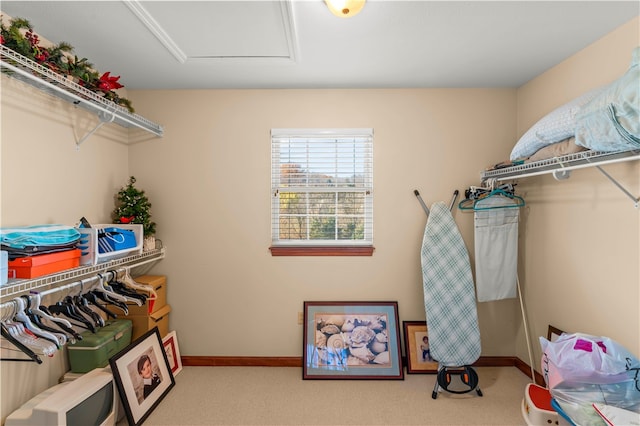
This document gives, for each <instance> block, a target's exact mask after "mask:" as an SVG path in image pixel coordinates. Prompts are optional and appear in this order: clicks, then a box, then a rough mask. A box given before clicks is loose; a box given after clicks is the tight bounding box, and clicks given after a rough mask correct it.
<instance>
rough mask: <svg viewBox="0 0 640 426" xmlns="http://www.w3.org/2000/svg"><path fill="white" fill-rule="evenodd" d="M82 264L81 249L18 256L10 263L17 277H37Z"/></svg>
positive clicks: (11, 273) (12, 272)
mask: <svg viewBox="0 0 640 426" xmlns="http://www.w3.org/2000/svg"><path fill="white" fill-rule="evenodd" d="M78 266H80V250H78V249H73V250H65V251H60V252H57V253H49V254H39V255H37V256H25V257H18V258H17V259H14V260H11V261H9V263H8V268H9V274H10V275H11V276H12V277H15V278H36V277H40V276H42V275H48V274H55V273H56V272H60V271H64V270H67V269H72V268H77V267H78Z"/></svg>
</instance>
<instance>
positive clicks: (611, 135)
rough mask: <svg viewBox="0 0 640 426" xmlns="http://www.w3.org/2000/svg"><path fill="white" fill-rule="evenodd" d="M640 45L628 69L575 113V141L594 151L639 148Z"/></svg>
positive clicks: (635, 50) (634, 52)
mask: <svg viewBox="0 0 640 426" xmlns="http://www.w3.org/2000/svg"><path fill="white" fill-rule="evenodd" d="M639 62H640V47H636V48H635V49H634V51H633V55H632V61H631V66H630V67H629V69H628V70H627V72H626V73H625V74H624V75H623V76H622V77H620V78H619V79H617V80H616V81H614V82H613V83H611V84H610V85H609V86H608V87H607V88H606V89H605V91H604V92H602V93H601V94H600V95H598V96H597V97H595V98H594V99H593V100H592V101H591V102H589V103H588V104H587V105H585V106H584V107H583V108H582V109H581V111H580V112H579V113H578V115H577V116H576V144H578V145H581V146H583V147H585V148H588V149H591V150H594V151H603V152H611V151H626V150H629V149H634V148H635V149H638V148H640V65H639Z"/></svg>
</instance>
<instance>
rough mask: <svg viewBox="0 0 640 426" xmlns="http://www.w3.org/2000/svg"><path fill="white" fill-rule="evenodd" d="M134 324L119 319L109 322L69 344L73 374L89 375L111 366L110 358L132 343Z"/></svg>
mask: <svg viewBox="0 0 640 426" xmlns="http://www.w3.org/2000/svg"><path fill="white" fill-rule="evenodd" d="M131 327H132V322H131V321H130V320H126V319H117V320H113V321H109V322H107V324H106V325H105V326H104V327H102V328H100V329H99V330H98V331H97V332H96V333H92V332H91V331H85V332H83V333H82V340H78V341H76V343H74V344H68V345H67V350H68V353H69V364H70V365H71V371H72V372H73V373H88V372H89V371H91V370H93V369H94V368H99V367H106V366H107V365H109V358H111V357H112V356H114V355H115V354H117V353H118V352H120V351H121V350H122V349H124V348H126V347H127V346H129V344H130V343H131Z"/></svg>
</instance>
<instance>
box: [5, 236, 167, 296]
mask: <svg viewBox="0 0 640 426" xmlns="http://www.w3.org/2000/svg"><path fill="white" fill-rule="evenodd" d="M165 250H166V249H165V248H164V247H163V248H160V249H155V250H148V251H144V252H142V253H141V254H135V255H132V256H126V257H121V258H119V259H114V260H111V261H109V262H104V263H98V264H97V265H86V266H80V267H77V268H73V269H68V270H65V271H63V272H60V273H57V274H51V275H45V276H42V277H39V278H34V279H10V280H9V282H8V283H7V284H6V285H5V286H2V287H0V302H7V301H8V300H9V299H11V298H13V297H16V296H19V295H22V294H28V293H29V292H30V291H35V290H38V291H42V290H48V289H51V288H55V287H58V286H62V285H64V284H68V283H69V282H72V281H80V280H82V279H84V278H90V277H93V276H95V275H96V274H100V273H105V272H107V271H109V270H112V269H117V268H119V267H125V266H128V267H137V266H142V265H144V264H147V263H150V262H155V261H158V260H160V259H162V258H164V256H165Z"/></svg>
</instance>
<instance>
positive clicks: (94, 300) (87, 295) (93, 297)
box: [83, 291, 118, 319]
mask: <svg viewBox="0 0 640 426" xmlns="http://www.w3.org/2000/svg"><path fill="white" fill-rule="evenodd" d="M83 297H84V298H85V299H86V300H87V301H88V302H89V303H90V304H91V305H93V306H95V307H96V308H98V309H100V310H101V311H102V312H104V313H105V314H106V315H107V317H108V318H113V319H116V318H118V315H116V314H115V313H114V312H112V311H110V310H109V309H107V308H106V306H104V305H102V304H101V303H100V302H99V301H98V297H97V296H96V294H95V293H94V292H92V291H90V292H88V293H85V294H83Z"/></svg>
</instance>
